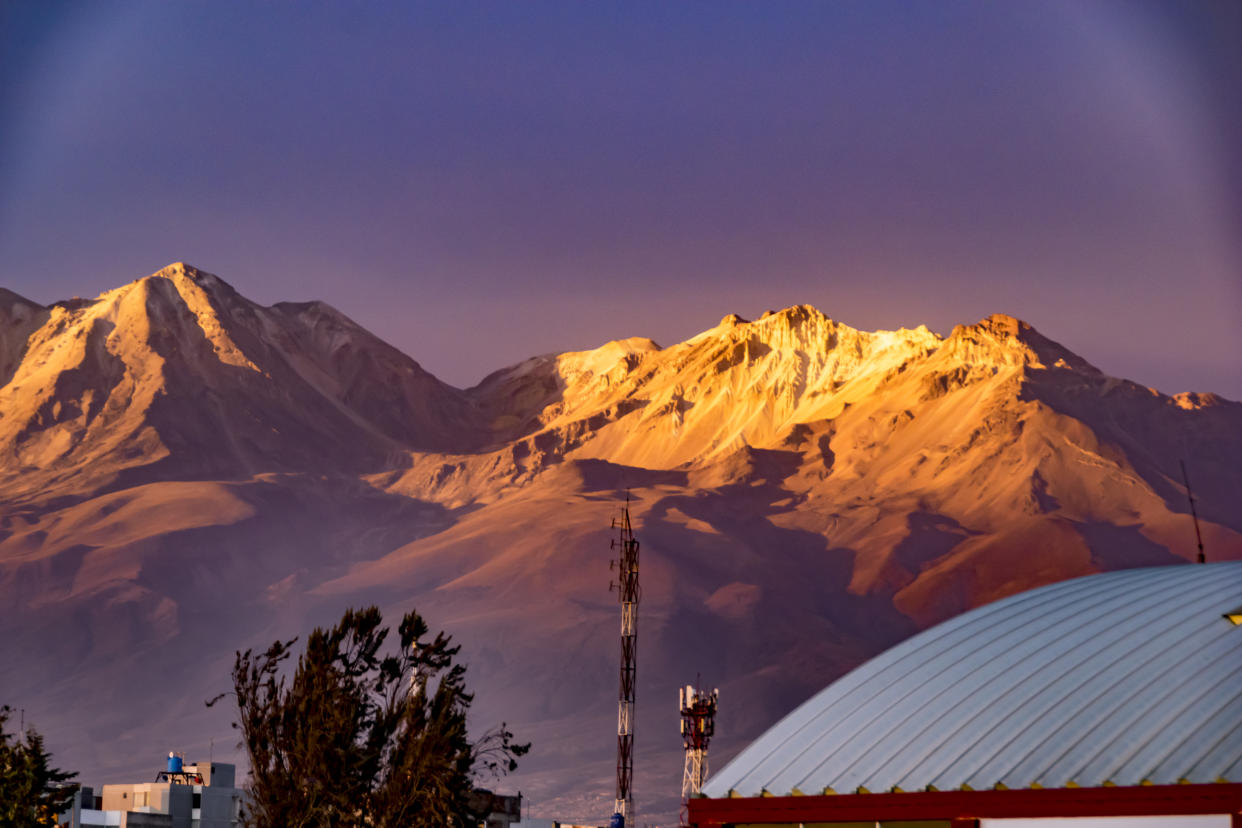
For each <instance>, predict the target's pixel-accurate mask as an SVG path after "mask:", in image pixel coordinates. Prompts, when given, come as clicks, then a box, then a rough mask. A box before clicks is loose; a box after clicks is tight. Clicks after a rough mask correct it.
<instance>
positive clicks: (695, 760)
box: [677, 681, 720, 825]
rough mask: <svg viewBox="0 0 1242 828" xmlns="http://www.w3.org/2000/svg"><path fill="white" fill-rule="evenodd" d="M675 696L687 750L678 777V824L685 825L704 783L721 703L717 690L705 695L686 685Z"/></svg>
mask: <svg viewBox="0 0 1242 828" xmlns="http://www.w3.org/2000/svg"><path fill="white" fill-rule="evenodd" d="M697 683H698V682H697V681H696V684H697ZM677 695H678V699H677V701H678V705H677V707H678V709H679V711H680V712H681V740H682V742H683V743H684V744H685V748H686V766H685V772H684V773H682V776H681V809H682V817H681V824H682V825H686V824H688V813H689V809H690V797H692V796H698V795H699V794H700V793H701V792H702V790H703V783H704V782H706V781H707V745H708V743H709V742H710V741H711V739H712V736H713V735H714V734H715V732H716V706H717V704H718V703H719V701H720V691H719V690H713V691H712V692H710V693H708V692H707V691H706V690H703V689H702V688H700V687H697V686H692V685H689V684H687V685H686V686H685V687H682V688H680V689H679V690H678V691H677Z"/></svg>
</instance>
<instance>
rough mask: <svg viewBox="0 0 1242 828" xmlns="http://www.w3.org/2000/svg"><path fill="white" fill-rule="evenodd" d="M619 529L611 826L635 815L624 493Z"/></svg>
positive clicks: (634, 595)
mask: <svg viewBox="0 0 1242 828" xmlns="http://www.w3.org/2000/svg"><path fill="white" fill-rule="evenodd" d="M612 528H613V529H616V530H617V537H615V538H613V540H612V544H611V548H612V549H614V550H618V555H617V559H616V560H614V561H612V562H611V563H610V564H609V566H610V567H612V568H613V569H615V570H616V573H617V579H616V581H614V582H612V583H611V584H609V589H612V588H613V587H615V588H616V590H617V598H618V599H619V600H620V601H621V691H620V694H619V697H618V699H619V700H618V702H617V800H616V806H615V808H614V809H613V815H612V821H611V823H610V826H611V828H624V826H625V824H626V822H627V821H632V820H633V817H634V797H633V793H632V791H631V790H630V783H631V781H632V779H633V775H634V674H635V664H636V657H637V650H638V599H639V596H640V595H641V594H642V593H641V591H640V590H639V588H638V541H637V540H636V539H635V538H634V529H633V527H632V526H631V525H630V497H629V494H626V496H625V507H624V508H623V509H622V510H621V517H620V518H619V519H618V518H613V521H612Z"/></svg>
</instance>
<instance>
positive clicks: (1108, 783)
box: [1104, 779, 1117, 788]
mask: <svg viewBox="0 0 1242 828" xmlns="http://www.w3.org/2000/svg"><path fill="white" fill-rule="evenodd" d="M1104 787H1105V788H1115V787H1117V783H1116V782H1114V781H1113V780H1111V779H1105V780H1104Z"/></svg>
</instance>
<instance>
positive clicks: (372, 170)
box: [0, 0, 1242, 399]
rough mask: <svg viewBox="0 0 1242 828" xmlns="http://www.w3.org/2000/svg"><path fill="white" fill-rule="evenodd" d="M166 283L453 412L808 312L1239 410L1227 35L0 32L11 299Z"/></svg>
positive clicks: (26, 16) (898, 13)
mask: <svg viewBox="0 0 1242 828" xmlns="http://www.w3.org/2000/svg"><path fill="white" fill-rule="evenodd" d="M177 260H185V261H189V262H191V263H193V264H195V265H198V266H199V267H202V268H204V269H206V270H209V271H211V272H214V273H217V274H219V275H220V276H222V277H223V278H224V279H226V280H227V281H229V282H231V283H232V284H233V285H234V286H235V287H237V288H238V289H239V290H240V291H241V292H242V293H244V294H245V295H247V296H249V297H250V298H252V299H255V300H257V301H260V302H263V303H271V302H276V301H281V300H285V299H290V300H305V299H312V298H318V299H324V300H326V301H328V302H330V303H331V304H333V305H335V306H336V307H338V308H340V309H341V310H343V311H345V312H346V313H348V314H349V315H350V316H352V317H353V318H354V319H355V320H357V321H358V322H359V323H361V324H363V325H364V326H366V327H368V328H370V329H371V330H372V331H374V332H375V333H377V334H378V335H380V336H382V337H384V338H385V339H387V340H388V341H390V342H392V343H393V344H395V345H397V346H398V347H400V348H401V349H403V350H404V351H406V352H407V353H409V354H410V355H411V356H413V357H414V358H415V359H417V360H418V361H419V362H421V363H422V364H423V365H424V366H425V367H426V368H428V369H429V370H430V371H432V372H433V373H435V374H436V375H438V376H440V377H441V378H443V379H445V380H446V381H448V382H451V383H453V384H455V385H469V384H472V383H473V382H476V381H477V380H479V379H480V378H481V377H482V376H483V375H484V374H485V373H487V372H489V371H491V370H493V369H496V368H499V367H501V366H503V365H506V364H510V363H512V362H516V361H518V360H520V359H522V358H525V357H526V356H529V355H532V354H535V353H541V352H547V351H558V350H572V349H580V348H588V347H594V346H596V345H599V344H601V343H602V342H604V341H606V340H608V339H613V338H618V337H624V336H639V335H641V336H650V337H652V338H654V339H656V341H658V342H660V343H661V344H672V343H673V342H675V341H678V340H680V339H683V338H686V337H688V336H690V335H692V334H694V333H696V332H697V331H699V330H702V329H704V328H707V327H710V326H712V325H714V324H715V323H716V322H717V320H719V318H720V317H722V316H724V315H725V314H726V313H730V312H737V313H740V314H742V315H743V316H748V317H749V316H758V315H759V314H760V313H762V312H763V311H764V310H766V309H768V308H780V307H783V306H786V305H790V304H795V303H802V302H806V303H810V304H813V305H815V306H817V307H819V308H820V309H821V310H823V311H824V312H825V313H827V314H829V315H830V316H832V317H834V318H836V319H838V320H840V321H842V322H845V323H847V324H850V325H854V326H855V327H861V328H867V329H874V328H877V327H899V326H902V325H907V326H913V325H917V324H919V323H926V324H927V325H929V326H930V327H932V328H933V329H935V330H939V331H940V332H942V333H944V332H947V331H948V330H949V329H950V328H951V327H952V325H953V324H955V323H958V322H973V321H976V320H978V319H979V318H981V317H983V316H985V315H987V314H988V313H992V312H996V311H1003V312H1007V313H1011V314H1014V315H1016V316H1019V317H1022V318H1024V319H1026V320H1027V321H1029V322H1031V323H1032V324H1033V325H1035V326H1036V327H1037V328H1039V329H1040V330H1041V331H1043V332H1044V333H1045V334H1047V335H1048V336H1051V337H1052V338H1054V339H1057V340H1059V341H1061V342H1062V343H1064V344H1065V345H1066V346H1068V347H1069V348H1071V349H1072V350H1074V351H1076V352H1078V353H1079V354H1081V355H1082V356H1084V357H1086V358H1087V359H1088V360H1090V361H1092V362H1094V363H1095V364H1096V365H1097V366H1099V367H1100V368H1102V369H1103V370H1105V371H1107V372H1109V373H1112V374H1118V375H1121V376H1125V377H1129V378H1131V379H1135V380H1137V381H1139V382H1143V383H1145V384H1149V385H1154V386H1156V387H1158V388H1160V389H1161V390H1163V391H1167V392H1176V391H1181V390H1188V389H1193V390H1201V391H1217V392H1218V393H1222V394H1224V395H1225V396H1228V397H1230V398H1232V399H1242V4H1238V3H1236V2H1234V0H1198V2H1195V3H1170V4H1163V3H1156V2H1140V1H1139V0H1115V1H1114V2H1090V0H1073V2H1064V3H1061V2H1055V0H1048V1H1041V2H1039V3H1016V2H1014V3H995V2H951V1H949V0H937V2H932V3H921V2H900V3H891V4H890V3H885V2H871V0H867V2H863V0H854V1H853V2H826V1H825V2H812V3H793V2H748V3H740V4H731V3H724V2H710V3H708V2H704V3H694V2H679V3H665V2H659V3H650V4H645V3H634V2H625V3H589V4H588V3H578V2H565V3H531V2H521V3H510V2H496V3H489V4H474V3H462V2H452V3H447V2H446V3H442V4H413V3H393V4H385V3H379V2H368V3H355V2H339V3H312V2H303V3H251V2H245V3H242V2H237V3H231V2H219V1H218V0H217V1H213V2H210V3H206V2H204V3H193V2H175V3H162V2H135V3H119V2H118V3H87V4H82V5H77V4H71V3H45V2H29V3H19V2H9V3H4V4H2V5H0V286H5V287H8V288H10V289H12V290H15V291H17V292H18V293H21V294H23V295H25V296H27V297H28V298H30V299H33V300H36V301H40V302H51V301H53V300H56V299H60V298H66V297H69V296H73V295H82V296H95V295H97V294H98V293H100V292H101V291H103V290H105V289H109V288H112V287H115V286H117V285H120V284H122V283H124V282H126V281H129V280H131V279H134V278H136V277H138V276H142V275H145V274H147V273H150V272H152V271H154V270H157V269H158V268H160V267H162V266H163V265H165V264H168V263H169V262H172V261H177Z"/></svg>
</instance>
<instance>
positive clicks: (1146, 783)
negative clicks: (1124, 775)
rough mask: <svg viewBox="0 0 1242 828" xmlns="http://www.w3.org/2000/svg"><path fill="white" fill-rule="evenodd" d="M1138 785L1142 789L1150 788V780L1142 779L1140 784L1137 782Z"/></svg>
mask: <svg viewBox="0 0 1242 828" xmlns="http://www.w3.org/2000/svg"><path fill="white" fill-rule="evenodd" d="M1139 784H1140V785H1143V786H1144V787H1151V780H1150V779H1144V780H1143V781H1142V782H1139Z"/></svg>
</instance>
